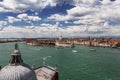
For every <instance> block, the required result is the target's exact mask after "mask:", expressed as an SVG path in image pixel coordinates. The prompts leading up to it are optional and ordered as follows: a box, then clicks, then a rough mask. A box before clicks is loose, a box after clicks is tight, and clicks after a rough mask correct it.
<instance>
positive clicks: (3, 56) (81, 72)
mask: <svg viewBox="0 0 120 80" xmlns="http://www.w3.org/2000/svg"><path fill="white" fill-rule="evenodd" d="M14 44H15V43H1V44H0V65H2V66H5V65H6V64H8V61H9V57H10V53H11V52H12V51H13V49H14ZM19 47H20V51H21V53H22V57H23V59H24V61H25V62H26V63H28V64H29V65H31V66H32V64H34V65H35V66H36V67H37V66H39V65H42V58H43V57H47V61H46V62H47V64H49V65H51V66H55V65H57V66H58V68H59V73H60V80H120V69H119V68H120V62H119V61H120V49H112V48H101V47H88V46H76V47H74V48H57V47H40V46H28V45H26V44H24V43H19ZM91 49H95V50H96V51H91ZM73 50H74V51H73Z"/></svg>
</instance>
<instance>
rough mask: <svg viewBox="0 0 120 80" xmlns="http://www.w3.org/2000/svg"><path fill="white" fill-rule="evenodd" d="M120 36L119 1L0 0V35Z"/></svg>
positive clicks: (8, 36) (1, 36) (9, 36)
mask: <svg viewBox="0 0 120 80" xmlns="http://www.w3.org/2000/svg"><path fill="white" fill-rule="evenodd" d="M60 35H62V36H63V37H74V36H75V37H76V36H78V37H88V36H93V37H96V36H97V37H99V36H120V0H0V38H11V37H12V38H13V37H17V38H21V37H25V38H27V37H57V36H60Z"/></svg>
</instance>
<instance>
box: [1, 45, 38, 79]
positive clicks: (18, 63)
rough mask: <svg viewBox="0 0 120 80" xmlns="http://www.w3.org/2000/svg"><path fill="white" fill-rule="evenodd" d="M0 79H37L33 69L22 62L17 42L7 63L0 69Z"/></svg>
mask: <svg viewBox="0 0 120 80" xmlns="http://www.w3.org/2000/svg"><path fill="white" fill-rule="evenodd" d="M0 80H37V79H36V75H35V72H34V70H33V69H32V68H31V67H29V66H28V65H27V64H25V63H23V60H22V58H21V53H20V51H19V50H18V48H17V44H16V45H15V50H14V51H13V53H12V54H11V59H10V61H9V64H8V65H7V66H5V67H4V68H2V69H1V70H0Z"/></svg>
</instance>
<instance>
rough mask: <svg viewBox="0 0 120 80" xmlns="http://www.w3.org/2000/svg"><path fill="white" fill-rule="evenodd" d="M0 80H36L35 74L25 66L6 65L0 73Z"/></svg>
mask: <svg viewBox="0 0 120 80" xmlns="http://www.w3.org/2000/svg"><path fill="white" fill-rule="evenodd" d="M0 80H36V75H35V72H34V71H33V70H32V69H31V68H30V67H29V66H28V65H26V64H24V63H23V64H17V65H7V66H5V67H4V68H3V69H2V70H1V71H0Z"/></svg>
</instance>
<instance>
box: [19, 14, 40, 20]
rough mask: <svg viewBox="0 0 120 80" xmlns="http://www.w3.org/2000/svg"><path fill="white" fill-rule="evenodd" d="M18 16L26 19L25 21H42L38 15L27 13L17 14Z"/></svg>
mask: <svg viewBox="0 0 120 80" xmlns="http://www.w3.org/2000/svg"><path fill="white" fill-rule="evenodd" d="M17 18H19V19H22V20H25V21H27V20H31V21H40V20H41V18H40V17H38V16H29V15H27V14H26V13H23V14H19V15H18V16H17Z"/></svg>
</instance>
